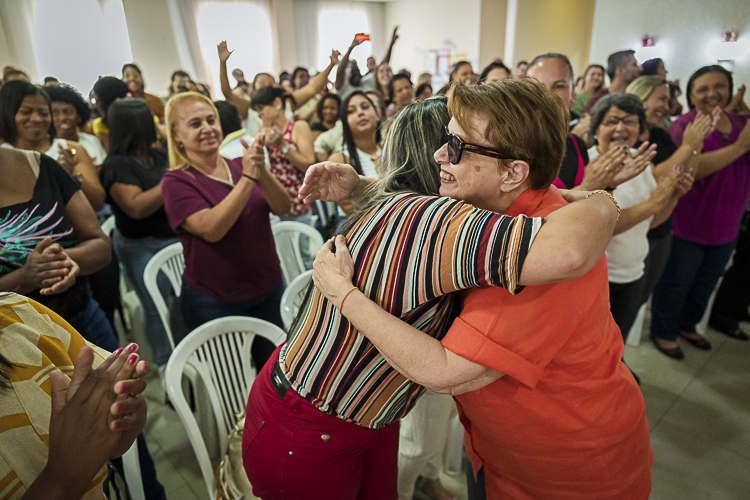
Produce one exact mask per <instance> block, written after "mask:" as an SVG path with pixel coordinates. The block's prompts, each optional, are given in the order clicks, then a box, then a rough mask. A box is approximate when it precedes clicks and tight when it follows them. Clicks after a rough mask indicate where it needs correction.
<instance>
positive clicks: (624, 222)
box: [589, 94, 693, 340]
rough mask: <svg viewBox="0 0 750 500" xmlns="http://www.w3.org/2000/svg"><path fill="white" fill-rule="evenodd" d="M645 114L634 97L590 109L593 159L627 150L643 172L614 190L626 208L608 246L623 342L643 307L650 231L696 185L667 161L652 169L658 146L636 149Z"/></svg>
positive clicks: (613, 96) (615, 97) (611, 289)
mask: <svg viewBox="0 0 750 500" xmlns="http://www.w3.org/2000/svg"><path fill="white" fill-rule="evenodd" d="M646 128H647V121H646V113H645V111H644V109H643V105H642V104H641V101H640V99H638V97H636V96H634V95H632V94H610V95H608V96H606V97H604V98H602V99H601V100H600V101H599V102H598V103H597V104H596V106H594V108H593V109H592V110H591V133H592V136H593V137H594V138H595V139H596V141H597V145H596V146H594V147H592V148H591V149H590V150H589V158H590V159H591V160H593V159H594V158H596V157H597V156H599V155H600V154H603V153H604V152H606V151H609V150H610V149H611V148H625V149H627V150H629V151H630V152H629V154H627V155H626V156H625V162H631V161H635V162H641V163H642V164H643V165H646V166H645V168H644V169H643V170H642V171H641V172H640V173H639V174H638V175H636V176H635V177H633V178H632V179H630V180H629V181H626V182H624V183H622V184H620V185H619V186H617V188H616V189H615V190H614V191H613V193H612V194H613V195H614V197H615V199H617V202H618V203H619V205H620V208H621V209H622V215H621V216H620V219H619V220H618V221H617V225H616V226H615V232H614V234H615V235H614V236H613V237H612V240H611V241H610V243H609V245H608V246H607V250H606V254H607V268H608V272H609V294H610V310H611V311H612V317H613V318H614V320H615V323H617V326H618V327H620V331H621V333H622V336H623V340H625V338H626V337H627V335H628V332H629V331H630V328H631V327H632V325H633V322H634V321H635V317H636V315H637V313H638V309H639V307H640V305H641V301H640V296H641V293H642V286H643V284H644V279H643V277H644V260H645V259H646V256H647V255H648V248H649V247H648V239H647V237H646V234H647V233H648V231H649V229H650V228H652V227H655V226H658V225H659V224H661V223H662V222H664V221H665V220H666V219H667V218H668V217H669V215H670V214H671V213H672V210H674V207H675V206H676V205H677V200H679V198H680V197H681V196H682V195H683V194H685V193H686V192H688V190H689V189H690V187H691V186H692V184H693V176H692V174H691V172H690V171H683V168H682V165H673V164H672V163H671V162H670V160H669V159H668V160H666V161H664V162H662V163H660V164H659V165H658V166H656V167H654V166H653V165H652V164H651V160H652V159H653V157H654V155H655V154H656V150H655V146H650V147H649V145H648V142H644V143H643V144H642V145H641V146H640V147H639V148H638V149H637V150H635V149H632V148H633V146H635V144H636V142H637V141H638V137H639V136H640V135H641V134H642V133H643V132H644V131H645V130H646Z"/></svg>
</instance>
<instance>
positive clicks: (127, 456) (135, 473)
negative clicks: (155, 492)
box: [122, 440, 146, 500]
mask: <svg viewBox="0 0 750 500" xmlns="http://www.w3.org/2000/svg"><path fill="white" fill-rule="evenodd" d="M122 468H123V471H124V473H125V483H126V484H127V485H128V491H129V492H130V498H131V499H132V500H146V494H145V493H144V492H143V481H142V480H141V462H140V460H138V441H137V440H136V441H134V442H133V446H131V447H130V449H129V450H128V451H126V452H125V453H124V454H123V455H122Z"/></svg>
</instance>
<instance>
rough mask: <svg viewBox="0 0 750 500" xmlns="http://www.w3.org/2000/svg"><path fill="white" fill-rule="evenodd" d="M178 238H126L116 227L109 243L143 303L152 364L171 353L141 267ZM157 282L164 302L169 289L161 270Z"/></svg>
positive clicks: (144, 267) (164, 358)
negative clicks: (152, 359)
mask: <svg viewBox="0 0 750 500" xmlns="http://www.w3.org/2000/svg"><path fill="white" fill-rule="evenodd" d="M178 241H180V240H179V238H177V237H176V236H175V237H174V238H153V237H151V236H147V237H146V238H127V237H125V236H123V235H122V234H120V232H119V231H117V230H115V231H114V233H113V235H112V242H113V245H114V247H115V253H116V254H117V258H118V259H120V262H121V263H122V267H123V269H124V270H125V276H127V277H128V279H129V280H130V283H132V284H133V289H134V290H135V294H136V295H137V296H138V299H139V300H140V301H141V305H143V316H144V320H145V328H146V332H145V333H146V338H147V339H148V343H149V344H150V345H151V350H152V351H153V353H154V363H156V364H157V365H159V366H161V365H165V364H167V361H169V355H170V354H171V353H172V348H171V347H170V345H169V339H168V338H167V332H166V331H165V330H164V325H163V324H162V322H161V318H160V317H159V312H158V311H157V310H156V305H155V304H154V301H153V300H151V295H149V293H148V290H146V284H145V282H144V281H143V270H144V269H146V264H148V261H150V260H151V258H152V257H153V256H154V255H156V254H157V253H158V252H159V251H160V250H162V249H163V248H166V247H168V246H169V245H171V244H173V243H177V242H178ZM156 284H157V285H158V286H159V291H160V292H161V295H162V297H164V301H165V302H166V300H167V298H168V297H169V294H170V292H171V290H172V285H171V284H170V282H169V279H168V278H167V277H166V276H165V275H164V273H159V276H158V277H157V280H156Z"/></svg>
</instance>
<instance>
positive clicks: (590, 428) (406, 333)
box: [303, 80, 654, 499]
mask: <svg viewBox="0 0 750 500" xmlns="http://www.w3.org/2000/svg"><path fill="white" fill-rule="evenodd" d="M449 109H450V111H451V114H452V115H453V119H452V120H451V122H450V124H449V126H448V143H447V144H446V145H444V146H443V147H442V148H441V149H440V150H438V151H437V152H436V153H435V159H436V161H437V162H438V163H439V164H440V165H441V170H442V171H441V188H440V194H441V195H444V196H451V197H454V198H461V199H463V200H465V201H468V202H470V203H472V204H474V205H476V206H478V207H481V208H484V209H488V210H493V211H495V212H498V213H505V214H508V215H515V214H521V213H523V214H526V215H529V216H546V215H547V214H549V213H550V212H553V211H554V210H556V209H558V208H560V207H561V206H563V205H565V204H566V202H565V201H564V200H563V198H562V196H561V195H560V193H559V192H558V191H557V189H556V188H554V187H550V185H551V182H552V181H553V180H554V179H555V176H556V175H557V169H559V165H560V162H561V160H562V154H563V151H564V143H565V134H566V131H567V112H566V111H564V110H563V109H562V107H561V106H560V105H559V103H558V102H556V101H555V99H554V97H553V96H552V95H551V94H549V93H548V92H547V91H546V90H544V88H543V87H541V86H540V85H539V84H537V83H535V82H533V81H531V80H510V81H506V82H499V83H495V84H490V85H483V86H479V87H463V86H458V87H454V89H453V95H452V97H451V99H450V101H449ZM540 116H543V117H546V118H545V120H540V119H539V117H540ZM550 117H551V118H550ZM477 147H479V148H495V149H503V150H505V151H507V152H509V153H510V156H511V157H513V158H518V159H517V160H503V161H500V162H498V161H497V160H494V159H492V158H488V157H486V156H482V155H481V153H479V154H478V153H477V152H476V151H477ZM480 151H481V149H480ZM345 175H349V174H345ZM308 177H310V176H308ZM303 192H304V190H303ZM564 245H565V242H564V241H561V247H563V246H564ZM333 246H334V242H333V241H331V242H328V243H327V244H326V245H325V246H324V247H323V248H322V249H321V251H320V252H319V253H318V258H317V259H316V261H315V270H314V274H313V277H314V279H315V284H316V286H317V287H318V289H319V290H320V291H321V292H322V293H323V294H324V295H326V297H327V298H328V299H329V300H331V301H332V302H333V303H334V304H335V305H336V306H337V307H339V308H340V309H339V310H340V312H341V314H343V315H344V316H346V317H347V319H348V320H349V321H350V322H351V323H352V325H353V326H355V327H356V328H357V329H358V330H359V331H360V332H361V333H362V334H364V335H365V336H366V337H367V338H368V339H369V340H370V341H371V342H372V343H373V344H374V345H375V346H376V347H377V349H378V350H379V351H380V352H381V353H382V354H383V356H384V357H385V358H386V359H387V360H388V362H389V363H390V364H391V365H392V366H393V367H394V368H396V369H397V370H398V371H399V372H401V373H402V374H403V375H405V376H406V377H407V378H409V379H411V380H413V381H415V382H417V383H420V384H422V385H424V386H426V387H428V388H430V389H432V390H434V391H436V392H442V393H448V394H452V395H453V396H455V398H456V402H457V404H458V408H459V412H460V416H461V421H462V423H463V424H464V427H465V429H466V449H467V451H468V453H469V458H470V460H471V462H472V465H473V469H474V474H475V475H478V477H479V479H482V478H483V479H484V480H485V481H486V492H487V498H490V499H501V498H513V499H518V498H552V497H554V498H571V499H572V498H576V499H580V498H590V499H603V498H622V499H646V498H648V496H649V493H650V491H651V476H650V469H651V465H652V464H653V461H654V455H653V452H652V451H651V446H650V443H649V431H648V423H647V422H646V415H645V403H644V400H643V396H642V395H641V393H640V390H639V389H638V386H637V384H636V383H635V380H634V379H633V377H632V376H631V374H630V372H629V371H628V369H627V368H626V367H625V365H624V364H623V363H622V362H621V361H620V359H621V357H622V352H623V343H622V338H621V336H620V333H619V331H618V329H617V326H616V325H615V323H614V321H613V320H612V316H611V314H610V312H609V301H608V294H607V286H608V282H607V267H606V262H605V260H604V258H602V259H601V260H600V261H599V263H598V264H597V265H596V266H594V268H593V269H592V270H591V271H589V272H588V273H586V274H585V275H584V276H583V277H581V278H578V279H576V280H573V281H570V282H565V283H557V284H551V285H543V286H535V287H526V288H525V289H524V290H523V291H522V292H521V293H519V294H517V295H512V294H510V293H508V292H507V291H505V290H495V289H490V288H486V289H475V290H470V291H468V292H467V293H465V294H464V308H463V311H462V313H461V315H460V317H459V318H458V319H456V321H455V322H454V323H453V325H452V327H451V328H450V330H449V331H448V333H447V334H446V335H445V337H443V338H442V339H441V340H437V339H435V338H431V337H428V336H427V335H424V334H423V333H422V332H420V331H419V330H416V329H414V328H413V327H411V326H409V325H407V324H405V323H403V322H402V321H401V320H399V319H398V318H395V317H393V316H391V315H389V314H388V313H387V312H385V311H384V310H382V309H381V308H380V307H378V306H377V305H376V304H375V303H373V302H371V301H370V300H369V299H368V298H367V297H366V296H365V295H364V294H362V293H360V292H359V291H358V290H357V289H353V288H352V282H351V276H352V274H353V271H354V269H353V263H352V261H351V259H350V258H349V254H348V251H347V248H346V242H345V241H344V239H343V237H338V238H337V239H336V241H335V247H336V253H335V255H334V254H333V253H332V252H331V250H332V249H333ZM344 298H346V301H345V307H342V306H343V304H342V302H344V301H343V299H344ZM477 498H480V497H477Z"/></svg>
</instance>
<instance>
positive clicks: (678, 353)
mask: <svg viewBox="0 0 750 500" xmlns="http://www.w3.org/2000/svg"><path fill="white" fill-rule="evenodd" d="M651 342H653V343H654V345H655V346H656V349H657V350H658V351H659V352H661V353H662V354H664V355H665V356H669V357H670V358H672V359H677V360H682V359H685V353H684V352H682V349H680V346H677V347H675V348H672V349H666V348H664V347H662V346H660V345H659V342H657V341H656V337H654V336H652V337H651Z"/></svg>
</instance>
